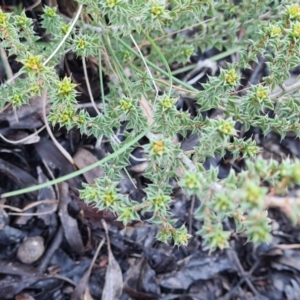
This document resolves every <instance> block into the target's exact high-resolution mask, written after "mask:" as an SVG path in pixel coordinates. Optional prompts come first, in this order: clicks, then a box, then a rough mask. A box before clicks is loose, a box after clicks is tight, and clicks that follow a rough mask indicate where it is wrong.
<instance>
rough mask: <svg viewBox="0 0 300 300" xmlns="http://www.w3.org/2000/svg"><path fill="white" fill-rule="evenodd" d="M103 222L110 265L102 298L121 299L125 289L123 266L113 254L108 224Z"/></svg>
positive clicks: (105, 299) (103, 299) (104, 299)
mask: <svg viewBox="0 0 300 300" xmlns="http://www.w3.org/2000/svg"><path fill="white" fill-rule="evenodd" d="M102 224H103V227H104V230H105V233H106V240H107V250H108V266H107V269H106V275H105V284H104V288H103V292H102V298H101V299H102V300H114V299H121V295H122V291H123V276H122V271H121V268H120V266H119V264H118V262H117V261H116V259H115V257H114V255H113V254H112V251H111V247H110V240H109V235H108V230H107V225H106V223H105V221H104V220H102Z"/></svg>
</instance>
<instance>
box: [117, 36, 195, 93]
mask: <svg viewBox="0 0 300 300" xmlns="http://www.w3.org/2000/svg"><path fill="white" fill-rule="evenodd" d="M116 39H117V40H118V42H119V43H120V44H122V45H123V46H124V48H126V49H127V50H128V51H129V52H131V53H132V54H134V55H135V56H137V57H139V58H141V55H140V54H139V53H138V52H136V51H135V50H133V49H132V48H131V47H130V46H128V45H127V44H126V43H125V42H124V41H123V40H122V39H120V38H118V37H116ZM141 59H142V58H141ZM145 61H146V62H147V64H148V66H150V67H151V68H153V69H154V70H155V71H157V72H159V73H161V74H163V75H165V76H166V77H169V76H170V75H169V73H168V72H166V71H164V70H162V69H161V68H160V67H158V66H156V65H155V64H154V63H152V62H151V61H149V60H148V59H146V58H145ZM171 77H172V80H173V81H174V82H176V83H178V84H180V85H181V86H183V87H185V88H186V89H187V90H189V91H191V92H197V93H199V90H197V89H196V88H194V87H192V86H191V85H189V84H187V83H185V82H183V81H181V80H180V79H178V78H176V77H174V76H171Z"/></svg>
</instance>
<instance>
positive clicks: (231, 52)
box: [172, 47, 242, 75]
mask: <svg viewBox="0 0 300 300" xmlns="http://www.w3.org/2000/svg"><path fill="white" fill-rule="evenodd" d="M241 49H242V47H236V48H231V49H229V50H227V51H225V52H222V53H219V54H217V55H215V56H212V57H210V58H209V60H210V61H218V60H221V59H223V58H225V57H227V56H229V55H232V54H233V53H236V52H238V51H239V50H241ZM196 65H197V64H191V65H188V66H184V67H182V68H179V69H176V70H175V71H173V72H172V75H177V74H180V73H183V72H187V71H190V70H192V69H194V68H195V67H196Z"/></svg>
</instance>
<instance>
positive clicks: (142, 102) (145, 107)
mask: <svg viewBox="0 0 300 300" xmlns="http://www.w3.org/2000/svg"><path fill="white" fill-rule="evenodd" d="M139 103H140V106H141V109H142V110H143V112H144V115H145V116H146V117H147V120H148V125H149V126H151V125H152V124H153V122H154V119H153V111H152V109H151V106H150V104H149V102H148V101H147V100H146V98H145V97H144V96H142V97H141V100H140V101H139Z"/></svg>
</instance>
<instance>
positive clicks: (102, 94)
mask: <svg viewBox="0 0 300 300" xmlns="http://www.w3.org/2000/svg"><path fill="white" fill-rule="evenodd" d="M98 61H99V80H100V92H101V100H102V103H103V112H104V114H105V113H106V107H105V96H104V86H103V76H102V56H101V47H99V50H98Z"/></svg>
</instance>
